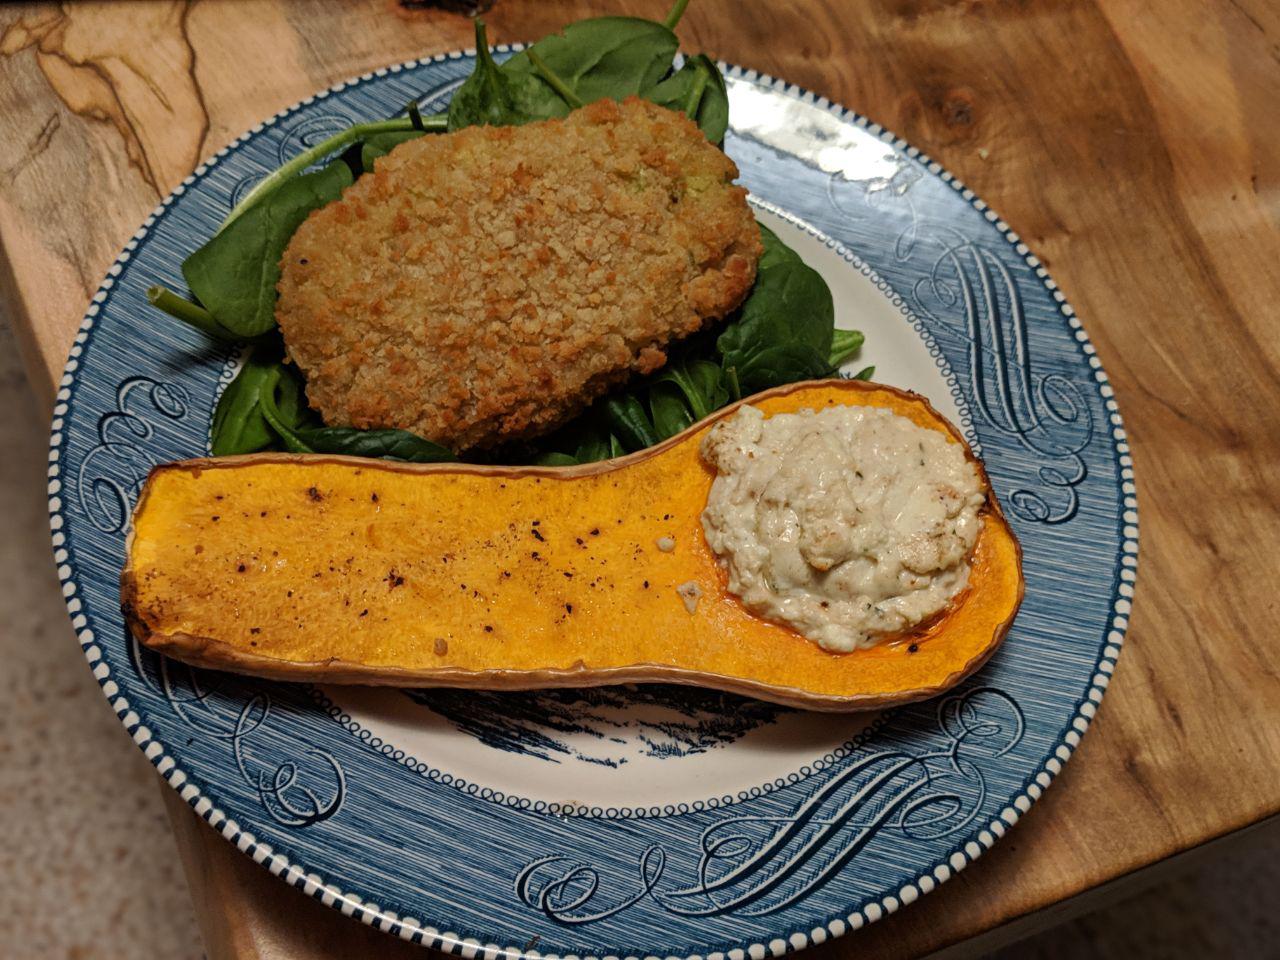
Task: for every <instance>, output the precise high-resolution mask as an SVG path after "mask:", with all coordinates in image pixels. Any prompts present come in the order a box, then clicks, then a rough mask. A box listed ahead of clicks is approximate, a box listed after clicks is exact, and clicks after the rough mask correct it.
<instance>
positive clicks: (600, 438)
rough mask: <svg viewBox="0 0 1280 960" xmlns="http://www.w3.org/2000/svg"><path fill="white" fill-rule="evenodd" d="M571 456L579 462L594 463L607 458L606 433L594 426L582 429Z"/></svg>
mask: <svg viewBox="0 0 1280 960" xmlns="http://www.w3.org/2000/svg"><path fill="white" fill-rule="evenodd" d="M573 456H574V459H575V460H577V461H578V462H579V463H595V462H596V461H597V460H607V459H608V457H609V435H608V433H607V432H606V431H605V430H602V429H600V428H599V427H596V426H592V427H590V428H588V429H585V430H583V431H582V432H581V434H580V435H579V439H578V443H577V446H576V447H575V448H574V451H573Z"/></svg>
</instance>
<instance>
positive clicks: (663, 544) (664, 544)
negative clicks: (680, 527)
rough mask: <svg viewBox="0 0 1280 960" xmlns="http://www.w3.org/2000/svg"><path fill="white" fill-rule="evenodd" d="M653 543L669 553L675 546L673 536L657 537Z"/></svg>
mask: <svg viewBox="0 0 1280 960" xmlns="http://www.w3.org/2000/svg"><path fill="white" fill-rule="evenodd" d="M654 543H656V544H657V547H658V549H659V550H661V551H662V552H663V553H670V552H671V551H672V550H674V549H675V548H676V538H675V537H659V538H658V539H657V540H655V541H654Z"/></svg>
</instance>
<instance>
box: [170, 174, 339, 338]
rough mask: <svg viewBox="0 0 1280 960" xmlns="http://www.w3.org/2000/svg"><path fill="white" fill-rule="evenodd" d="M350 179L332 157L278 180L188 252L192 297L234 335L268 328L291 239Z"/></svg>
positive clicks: (255, 333)
mask: <svg viewBox="0 0 1280 960" xmlns="http://www.w3.org/2000/svg"><path fill="white" fill-rule="evenodd" d="M351 182H352V176H351V168H350V167H348V166H347V165H346V164H345V163H343V162H341V161H334V162H332V163H329V164H328V165H327V166H325V167H323V168H322V169H320V170H318V171H316V172H315V173H307V174H302V175H300V176H296V177H294V178H292V179H290V180H286V181H284V182H283V183H282V184H280V185H279V186H278V187H277V188H276V189H274V190H273V191H272V192H271V193H270V194H269V195H267V196H265V197H264V198H263V199H262V200H260V201H259V202H258V203H256V204H255V205H254V206H252V207H250V208H249V209H248V210H246V211H245V212H244V213H243V214H242V215H241V216H239V217H237V218H236V219H235V220H234V221H232V222H231V223H230V224H229V225H228V226H227V227H226V229H224V230H223V231H222V232H221V233H218V234H217V235H216V236H214V238H213V239H212V240H210V241H209V242H208V243H206V244H205V245H204V246H203V247H201V248H200V249H199V250H197V251H196V252H195V253H193V254H191V256H189V257H187V259H186V261H185V262H184V263H183V264H182V275H183V276H184V277H185V278H186V280H187V285H188V286H190V287H191V292H192V293H194V294H195V295H196V299H198V300H199V301H200V303H201V304H203V305H204V307H205V309H206V310H208V311H209V313H210V314H212V315H213V318H214V319H215V320H216V321H217V322H218V323H219V324H221V326H222V327H224V328H225V329H227V330H229V331H231V332H232V333H233V334H235V335H236V336H238V337H246V338H247V337H256V336H259V335H260V334H263V333H266V332H267V331H269V330H272V329H273V328H274V327H275V325H276V316H275V308H276V283H277V282H278V281H279V279H280V257H281V255H282V254H283V253H284V249H285V247H286V246H288V244H289V239H290V238H291V237H292V236H293V232H294V231H295V230H296V229H298V225H299V224H300V223H302V221H303V220H305V219H306V217H307V215H308V214H309V213H311V211H312V210H315V209H317V208H319V207H322V206H324V205H325V204H326V203H329V202H330V201H333V200H336V199H338V197H339V196H341V194H342V191H343V190H344V189H345V188H346V187H348V186H350V185H351Z"/></svg>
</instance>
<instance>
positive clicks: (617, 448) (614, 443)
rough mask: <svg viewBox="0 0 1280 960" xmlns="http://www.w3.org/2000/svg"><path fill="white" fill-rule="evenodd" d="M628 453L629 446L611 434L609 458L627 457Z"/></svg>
mask: <svg viewBox="0 0 1280 960" xmlns="http://www.w3.org/2000/svg"><path fill="white" fill-rule="evenodd" d="M627 453H628V451H627V448H626V447H624V446H623V445H622V441H621V440H619V439H618V438H617V437H615V436H614V435H613V434H612V433H611V434H609V459H610V460H612V459H614V458H615V457H625V456H626V455H627Z"/></svg>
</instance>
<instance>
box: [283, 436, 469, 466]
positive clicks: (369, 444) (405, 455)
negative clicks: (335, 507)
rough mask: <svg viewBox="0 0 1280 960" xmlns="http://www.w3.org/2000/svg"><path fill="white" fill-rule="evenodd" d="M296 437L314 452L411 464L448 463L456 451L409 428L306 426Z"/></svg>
mask: <svg viewBox="0 0 1280 960" xmlns="http://www.w3.org/2000/svg"><path fill="white" fill-rule="evenodd" d="M294 437H295V439H296V440H298V441H300V442H301V443H302V444H303V445H305V446H306V447H307V449H308V450H309V451H311V452H313V453H340V454H346V455H347V456H351V457H386V458H388V459H392V460H408V461H410V462H411V463H445V462H448V461H452V460H456V459H457V457H455V456H454V455H453V452H452V451H450V450H447V449H446V448H444V447H442V446H440V444H438V443H432V442H431V441H430V440H424V439H423V438H422V437H419V436H418V435H417V434H413V433H409V432H408V431H407V430H357V429H356V428H355V427H309V428H308V427H304V428H302V429H299V430H295V431H294Z"/></svg>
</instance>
